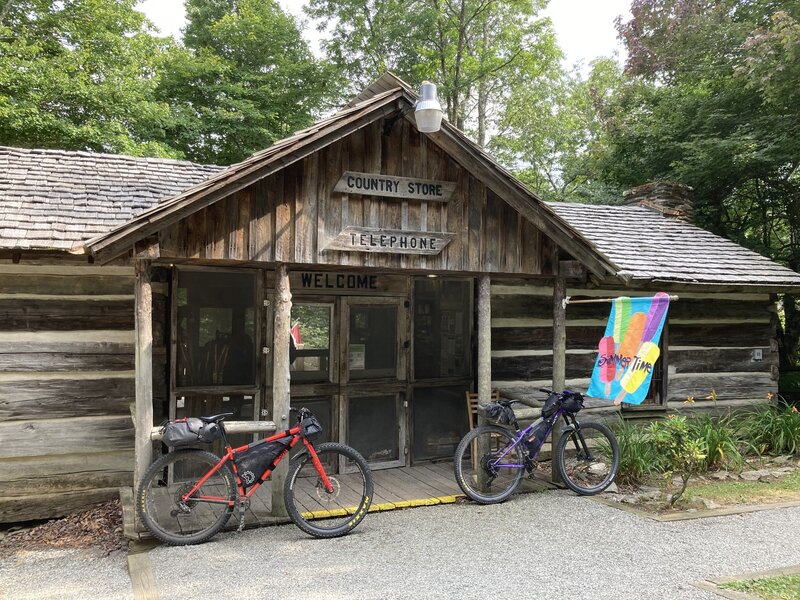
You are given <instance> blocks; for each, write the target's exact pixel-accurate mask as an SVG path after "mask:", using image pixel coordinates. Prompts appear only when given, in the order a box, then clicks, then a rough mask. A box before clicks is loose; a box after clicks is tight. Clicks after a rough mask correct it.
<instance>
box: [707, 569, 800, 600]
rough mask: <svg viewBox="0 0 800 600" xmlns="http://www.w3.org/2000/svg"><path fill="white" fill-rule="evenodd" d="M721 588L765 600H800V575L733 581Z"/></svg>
mask: <svg viewBox="0 0 800 600" xmlns="http://www.w3.org/2000/svg"><path fill="white" fill-rule="evenodd" d="M719 587H721V588H724V589H728V590H734V591H737V592H745V593H747V594H752V595H754V596H756V597H758V598H763V599H764V600H800V575H785V576H783V577H766V578H764V579H751V580H749V581H733V582H731V583H723V584H721V585H720V586H719Z"/></svg>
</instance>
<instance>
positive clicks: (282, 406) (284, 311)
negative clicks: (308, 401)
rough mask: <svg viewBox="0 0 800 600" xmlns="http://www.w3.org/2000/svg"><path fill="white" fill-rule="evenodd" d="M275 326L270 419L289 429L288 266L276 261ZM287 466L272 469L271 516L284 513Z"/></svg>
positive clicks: (289, 313)
mask: <svg viewBox="0 0 800 600" xmlns="http://www.w3.org/2000/svg"><path fill="white" fill-rule="evenodd" d="M274 312H275V327H274V328H273V344H272V356H273V367H272V420H273V421H274V422H275V428H276V430H277V431H282V430H285V429H289V427H290V423H291V421H290V418H289V417H290V415H289V406H290V404H289V402H290V395H289V394H290V374H289V368H290V366H291V365H290V361H289V336H290V335H291V334H290V329H291V324H290V323H291V315H292V293H291V290H290V289H289V269H288V267H287V266H286V265H278V268H277V272H276V277H275V309H274ZM288 469H289V461H288V460H284V461H283V462H282V463H281V464H280V465H278V467H276V469H275V471H273V472H272V476H271V477H272V516H273V517H285V516H287V513H286V506H285V505H284V503H283V484H284V481H285V480H286V473H287V471H288Z"/></svg>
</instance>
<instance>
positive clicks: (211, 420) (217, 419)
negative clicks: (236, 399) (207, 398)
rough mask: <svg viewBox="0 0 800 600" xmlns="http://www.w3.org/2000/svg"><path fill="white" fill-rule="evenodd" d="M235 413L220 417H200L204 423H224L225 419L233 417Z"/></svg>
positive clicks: (221, 414)
mask: <svg viewBox="0 0 800 600" xmlns="http://www.w3.org/2000/svg"><path fill="white" fill-rule="evenodd" d="M232 416H233V413H230V412H229V413H219V414H218V415H211V416H210V417H200V420H201V421H202V422H203V423H219V422H220V421H224V420H225V417H232Z"/></svg>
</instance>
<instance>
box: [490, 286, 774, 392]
mask: <svg viewBox="0 0 800 600" xmlns="http://www.w3.org/2000/svg"><path fill="white" fill-rule="evenodd" d="M652 293H653V292H652V291H650V292H648V291H631V290H601V289H593V290H580V289H569V290H568V291H567V294H568V295H570V296H573V297H575V296H594V297H614V296H619V295H629V296H634V295H639V296H646V295H651V294H652ZM678 294H679V296H680V299H679V300H678V301H677V302H673V303H672V304H671V305H670V309H669V315H668V325H667V330H668V353H669V354H668V361H667V365H668V396H667V401H668V404H669V406H670V408H673V407H674V408H678V407H683V403H684V401H685V400H686V398H687V397H688V396H693V397H694V398H695V404H693V405H692V406H696V407H698V408H702V407H710V406H712V405H713V403H712V401H711V400H707V399H706V397H707V396H710V395H711V392H712V390H714V392H716V395H717V405H718V406H725V405H730V406H734V405H737V406H738V405H742V404H746V403H749V402H752V403H755V402H761V401H764V400H766V396H767V394H768V393H770V392H771V393H775V392H777V381H776V378H777V364H778V362H777V361H778V355H777V344H776V341H775V339H774V338H775V319H776V315H775V312H774V303H773V302H772V301H771V299H770V296H769V295H768V294H714V293H710V292H709V293H703V294H700V293H684V292H678ZM609 310H610V305H609V304H604V303H598V304H570V305H568V306H567V365H566V371H567V373H566V376H567V387H568V388H569V387H574V388H576V389H579V390H580V389H584V390H585V389H586V388H587V387H588V385H589V379H590V377H591V373H592V367H593V365H594V361H595V359H596V357H597V344H598V342H599V340H600V338H602V337H603V333H604V331H605V325H606V321H607V319H608V314H609ZM552 313H553V306H552V288H549V287H543V286H541V284H539V285H533V284H532V283H526V282H524V281H509V282H497V283H496V284H494V285H492V378H493V387H495V388H500V389H507V390H516V391H517V393H520V392H521V391H522V390H526V389H527V390H530V395H531V397H532V398H537V392H536V391H535V390H536V388H538V387H548V386H549V385H550V383H551V374H552V362H553V355H552V344H553V329H552ZM757 349H760V350H761V351H762V355H763V359H762V360H760V361H759V360H754V359H753V351H754V350H757ZM538 396H541V394H538Z"/></svg>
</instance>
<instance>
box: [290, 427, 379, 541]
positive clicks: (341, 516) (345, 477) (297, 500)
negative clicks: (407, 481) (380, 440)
mask: <svg viewBox="0 0 800 600" xmlns="http://www.w3.org/2000/svg"><path fill="white" fill-rule="evenodd" d="M314 450H315V451H316V453H317V456H319V460H320V462H321V463H322V466H323V468H324V469H325V474H326V475H327V477H328V480H329V481H330V482H331V485H332V487H333V491H331V492H328V491H327V490H326V489H325V486H324V485H323V482H322V478H321V477H320V475H319V473H318V472H317V469H316V467H315V466H314V463H313V462H312V460H311V456H310V455H309V453H308V452H302V453H301V454H299V455H298V456H297V457H295V458H294V459H292V463H291V464H290V465H289V472H288V474H287V475H286V484H285V486H284V488H283V499H284V502H285V503H286V511H287V512H288V513H289V517H290V518H291V519H292V521H294V524H295V525H297V526H298V527H299V528H300V529H302V530H303V531H305V532H306V533H307V534H309V535H313V536H314V537H318V538H333V537H339V536H342V535H345V534H347V533H350V532H351V531H352V530H353V529H354V528H355V527H356V525H358V524H359V523H360V522H361V520H362V519H363V518H364V517H365V516H366V514H367V511H368V510H369V506H370V504H371V503H372V488H373V483H372V473H371V472H370V470H369V466H368V465H367V461H366V460H364V457H363V456H361V455H360V454H359V453H358V452H356V451H355V450H353V449H352V448H351V447H350V446H345V445H344V444H334V443H327V444H320V445H319V446H315V447H314ZM340 458H344V461H340V460H339V459H340ZM340 464H346V465H347V466H349V467H355V473H339V474H334V473H335V472H336V469H337V468H338V467H339V466H340Z"/></svg>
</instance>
